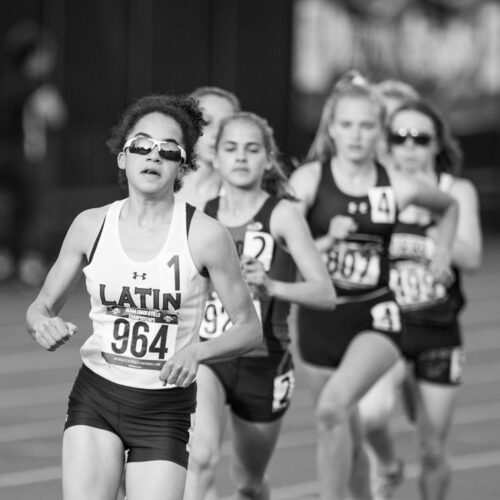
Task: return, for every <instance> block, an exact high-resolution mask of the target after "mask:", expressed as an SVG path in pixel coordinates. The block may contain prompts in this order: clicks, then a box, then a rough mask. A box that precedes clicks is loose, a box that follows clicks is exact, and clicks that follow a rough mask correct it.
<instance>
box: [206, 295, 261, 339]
mask: <svg viewBox="0 0 500 500" xmlns="http://www.w3.org/2000/svg"><path fill="white" fill-rule="evenodd" d="M253 305H254V307H255V310H256V311H257V315H258V316H259V318H260V319H262V313H261V306H260V300H258V299H253ZM231 326H232V323H231V320H230V319H229V316H228V314H227V312H226V311H225V309H224V306H223V305H222V302H221V301H220V299H219V297H218V296H217V294H216V293H215V291H212V293H211V294H210V296H209V298H208V300H207V303H206V305H205V315H204V316H203V319H202V321H201V326H200V337H201V338H202V339H205V340H209V339H213V338H215V337H218V336H219V335H221V334H222V333H223V332H225V331H226V330H227V329H229V328H231Z"/></svg>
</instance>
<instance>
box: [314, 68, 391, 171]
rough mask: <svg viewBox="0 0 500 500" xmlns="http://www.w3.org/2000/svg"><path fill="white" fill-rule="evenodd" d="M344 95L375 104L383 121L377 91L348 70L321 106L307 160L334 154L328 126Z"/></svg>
mask: <svg viewBox="0 0 500 500" xmlns="http://www.w3.org/2000/svg"><path fill="white" fill-rule="evenodd" d="M346 97H361V98H364V99H368V100H370V101H372V102H374V103H375V104H377V105H378V106H379V108H380V123H381V125H383V124H384V123H385V106H384V103H383V101H382V99H381V97H380V94H379V92H378V91H377V90H376V88H375V87H374V86H373V85H371V84H370V83H369V82H368V80H367V79H366V78H365V77H364V76H363V75H362V74H361V73H360V72H359V71H356V70H351V71H348V72H347V73H346V74H345V75H344V76H343V77H342V78H341V79H340V80H339V81H338V82H337V83H336V85H335V86H334V88H333V90H332V92H331V94H330V95H329V97H328V98H327V100H326V102H325V104H324V106H323V111H322V113H321V118H320V122H319V126H318V129H317V131H316V135H315V136H314V139H313V142H312V144H311V147H310V148H309V151H308V153H307V155H306V161H307V162H310V161H321V162H322V161H325V160H327V159H328V158H331V157H332V156H334V155H335V153H336V149H335V143H334V141H333V139H332V137H331V136H330V132H329V130H328V128H329V126H330V123H331V121H332V118H333V117H334V116H335V110H336V109H337V105H338V103H339V101H340V100H341V99H344V98H346Z"/></svg>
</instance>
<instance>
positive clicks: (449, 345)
mask: <svg viewBox="0 0 500 500" xmlns="http://www.w3.org/2000/svg"><path fill="white" fill-rule="evenodd" d="M388 142H389V147H390V152H391V154H392V157H393V165H394V168H395V169H397V170H400V171H402V172H405V173H407V174H410V175H411V176H413V178H415V179H416V178H419V179H424V180H425V181H426V182H427V183H428V184H429V186H432V188H435V187H439V189H441V190H442V191H444V192H447V193H448V194H449V195H451V196H453V197H454V198H455V199H456V200H457V202H458V205H459V219H458V229H457V233H456V237H455V240H454V243H453V252H452V266H453V267H452V270H453V273H452V275H451V276H450V279H449V280H448V282H447V283H445V284H443V283H440V282H438V281H436V280H435V279H434V278H433V276H432V274H431V272H430V270H429V262H430V259H431V256H432V249H433V248H435V240H436V238H438V237H439V234H437V233H438V228H436V226H435V224H434V221H433V220H432V218H431V217H430V215H429V213H428V212H427V211H424V210H421V209H418V208H416V207H413V206H412V207H408V208H407V209H406V210H405V211H403V212H402V213H401V214H400V216H399V222H398V224H397V226H396V229H395V233H394V235H393V238H392V242H391V247H390V256H391V262H392V263H391V281H390V283H391V288H392V289H393V290H394V292H395V294H396V298H397V300H398V302H399V304H400V306H401V309H402V319H403V324H404V326H405V330H404V334H403V342H402V348H403V354H404V356H405V357H406V359H407V360H408V362H409V364H410V367H411V374H412V375H413V378H414V381H415V383H414V390H415V394H414V400H415V403H416V420H417V430H418V438H419V452H420V478H419V485H420V491H421V498H422V499H423V500H442V499H444V498H445V496H446V492H447V490H448V488H449V483H450V477H451V469H450V465H449V462H448V458H447V452H446V441H447V436H448V431H449V426H450V424H451V421H452V413H453V409H454V405H455V401H456V396H457V390H458V387H459V385H460V384H461V382H462V371H463V361H464V351H463V343H462V335H461V329H460V325H459V314H460V312H461V311H462V309H463V306H464V303H465V299H464V296H463V294H462V290H461V279H460V270H462V271H474V270H476V269H477V268H478V267H479V265H480V262H481V254H482V234H481V224H480V219H479V203H478V196H477V192H476V189H475V188H474V186H473V185H472V183H471V182H470V181H469V180H467V179H463V178H459V177H457V175H458V173H459V170H460V167H461V151H460V149H459V146H458V144H457V142H456V141H455V140H454V139H453V137H452V136H451V134H450V131H449V129H448V126H447V124H446V122H444V121H443V119H442V118H441V116H440V115H439V113H438V112H437V111H436V110H435V109H434V108H433V107H432V106H431V105H429V104H428V103H426V102H425V101H423V100H412V101H408V102H406V103H405V104H403V105H401V106H400V107H399V108H398V109H397V110H396V111H395V112H394V114H393V115H392V117H391V120H390V123H389V131H388Z"/></svg>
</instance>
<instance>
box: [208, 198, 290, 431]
mask: <svg viewBox="0 0 500 500" xmlns="http://www.w3.org/2000/svg"><path fill="white" fill-rule="evenodd" d="M280 201H281V200H280V199H279V198H276V197H272V196H269V197H268V198H267V199H266V201H265V202H264V203H263V205H262V207H261V208H260V209H259V210H258V211H257V213H256V214H255V215H254V216H253V217H252V219H251V220H249V221H248V222H246V223H245V224H242V225H241V226H237V227H228V228H227V229H228V230H229V232H230V234H231V236H232V237H233V240H234V242H235V245H236V249H237V252H238V255H239V256H241V255H243V254H245V255H249V256H252V257H255V258H257V259H258V260H260V261H261V262H262V263H263V265H264V269H265V270H266V272H267V274H268V276H269V278H270V279H273V280H278V281H285V282H293V281H295V275H296V266H295V263H294V261H293V259H292V257H291V256H290V255H289V254H288V253H287V252H286V251H285V250H284V249H283V248H282V247H280V246H279V245H278V244H277V242H276V241H275V240H274V238H273V236H272V235H271V229H270V220H271V215H272V212H273V210H274V208H275V207H276V206H277V205H278V203H279V202H280ZM219 202H220V198H215V199H213V200H210V201H209V202H207V204H206V206H205V213H207V214H208V215H210V216H212V217H214V218H215V219H217V213H218V211H219ZM253 299H254V304H255V306H256V309H257V312H258V313H259V315H260V318H261V320H262V325H263V333H264V336H263V341H262V344H261V345H260V346H259V347H257V348H255V349H254V350H252V351H251V352H250V353H248V354H245V355H244V356H240V357H239V358H236V359H233V360H230V361H224V362H220V363H212V364H210V365H207V366H208V367H209V368H210V369H211V370H212V371H213V372H214V373H215V374H216V375H217V377H218V378H219V380H220V381H221V383H222V385H223V387H224V390H225V393H226V400H227V403H228V404H229V405H230V407H231V410H232V411H233V412H234V413H236V414H237V415H238V416H239V417H241V418H243V419H245V420H249V421H254V422H269V421H273V420H275V419H277V418H279V417H281V416H282V415H283V414H284V413H285V411H286V410H287V408H288V406H289V404H290V398H291V394H292V392H293V388H294V385H295V379H294V374H293V362H292V357H291V354H290V352H289V350H288V346H289V344H290V336H289V332H288V322H287V320H288V314H289V311H290V303H289V302H287V301H283V300H280V299H276V298H273V297H261V296H256V295H254V296H253ZM229 326H230V322H229V318H228V317H227V315H226V314H225V313H224V311H223V308H222V305H221V304H220V301H219V299H218V298H217V297H216V295H215V292H212V293H211V296H210V298H209V300H208V302H207V306H206V310H205V318H204V321H203V323H202V326H201V329H200V337H201V339H202V340H203V339H204V340H209V339H210V338H212V337H215V336H218V335H220V334H221V333H222V332H223V331H224V330H225V329H227V328H228V327H229Z"/></svg>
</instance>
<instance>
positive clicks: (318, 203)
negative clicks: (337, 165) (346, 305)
mask: <svg viewBox="0 0 500 500" xmlns="http://www.w3.org/2000/svg"><path fill="white" fill-rule="evenodd" d="M376 169H377V181H376V185H375V186H374V187H371V188H370V189H369V190H368V193H367V194H366V195H364V196H351V195H348V194H346V193H344V192H342V191H341V190H340V189H339V187H338V186H337V184H336V183H335V179H334V178H333V174H332V169H331V166H330V161H326V162H324V163H323V164H322V165H321V178H320V181H319V185H318V190H317V193H316V199H315V202H314V204H313V205H312V206H311V208H310V210H309V212H308V214H307V221H308V223H309V227H310V228H311V233H312V235H313V237H314V238H318V237H320V236H323V235H324V234H326V233H327V232H328V228H329V224H330V220H331V219H332V218H333V217H335V216H336V215H345V216H349V217H352V218H353V219H354V221H355V222H356V223H357V225H358V229H357V231H356V232H355V233H352V234H350V235H349V236H348V237H347V238H346V239H345V240H337V241H335V243H334V245H333V246H332V248H330V249H329V250H328V251H326V252H324V253H323V259H324V260H325V262H326V265H327V268H328V272H329V274H330V276H331V278H332V281H333V283H334V285H335V288H336V290H337V294H338V295H339V296H343V295H344V296H345V295H349V296H351V295H353V296H356V295H363V294H366V293H369V292H372V291H374V290H377V289H380V288H384V287H386V286H387V285H388V284H389V255H388V249H389V243H390V239H391V235H392V232H393V229H394V226H395V223H396V218H397V207H396V200H395V195H394V191H393V189H392V187H391V183H390V180H389V177H388V175H387V172H386V171H385V169H384V168H383V167H382V166H381V165H378V164H377V165H376Z"/></svg>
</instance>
